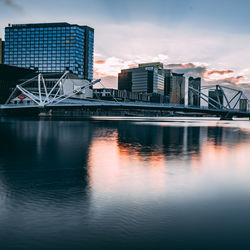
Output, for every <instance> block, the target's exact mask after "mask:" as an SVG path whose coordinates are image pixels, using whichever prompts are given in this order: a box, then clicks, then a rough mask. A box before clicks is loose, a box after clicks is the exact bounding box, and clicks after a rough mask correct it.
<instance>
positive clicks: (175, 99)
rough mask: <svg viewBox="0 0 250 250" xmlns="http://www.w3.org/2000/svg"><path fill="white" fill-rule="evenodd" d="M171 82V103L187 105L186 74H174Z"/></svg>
mask: <svg viewBox="0 0 250 250" xmlns="http://www.w3.org/2000/svg"><path fill="white" fill-rule="evenodd" d="M171 78H172V79H171V80H170V91H169V101H170V103H172V104H184V103H185V77H184V74H177V73H172V76H171Z"/></svg>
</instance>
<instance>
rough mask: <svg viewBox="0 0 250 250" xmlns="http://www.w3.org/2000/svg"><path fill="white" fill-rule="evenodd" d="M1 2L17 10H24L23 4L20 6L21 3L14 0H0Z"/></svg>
mask: <svg viewBox="0 0 250 250" xmlns="http://www.w3.org/2000/svg"><path fill="white" fill-rule="evenodd" d="M0 2H2V3H3V4H5V5H6V6H8V7H10V8H12V9H15V10H19V11H21V10H23V8H22V6H20V5H19V4H17V3H16V2H15V1H14V0H0Z"/></svg>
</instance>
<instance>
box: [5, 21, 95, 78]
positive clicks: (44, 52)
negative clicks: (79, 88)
mask: <svg viewBox="0 0 250 250" xmlns="http://www.w3.org/2000/svg"><path fill="white" fill-rule="evenodd" d="M93 52H94V29H93V28H91V27H88V26H79V25H76V24H73V25H71V24H68V23H40V24H15V25H14V24H13V25H9V26H8V27H6V28H5V49H4V53H5V57H4V63H5V64H8V65H13V66H18V67H24V68H31V69H37V70H38V71H39V72H44V73H47V72H65V71H66V70H68V71H71V72H72V73H74V74H76V75H78V76H79V77H80V78H84V79H88V80H92V79H93Z"/></svg>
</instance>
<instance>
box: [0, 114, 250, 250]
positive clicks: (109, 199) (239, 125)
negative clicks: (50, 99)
mask: <svg viewBox="0 0 250 250" xmlns="http://www.w3.org/2000/svg"><path fill="white" fill-rule="evenodd" d="M0 249H1V250H2V249H3V250H4V249H170V250H172V249H250V121H232V122H222V121H218V120H216V119H213V120H212V119H210V120H209V119H190V118H189V119H174V118H172V119H170V118H168V119H167V118H159V119H156V118H154V119H145V118H144V119H139V118H138V119H135V118H134V119H122V118H120V119H118V118H113V119H112V118H109V119H107V118H106V119H104V118H103V119H102V118H96V119H93V120H81V121H79V120H78V121H72V120H71V121H70V120H28V119H13V118H12V119H10V118H0Z"/></svg>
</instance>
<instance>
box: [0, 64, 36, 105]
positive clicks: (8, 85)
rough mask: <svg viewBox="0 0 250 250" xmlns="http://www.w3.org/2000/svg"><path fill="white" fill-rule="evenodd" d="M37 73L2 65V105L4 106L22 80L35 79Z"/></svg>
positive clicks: (0, 82) (0, 97) (0, 78)
mask: <svg viewBox="0 0 250 250" xmlns="http://www.w3.org/2000/svg"><path fill="white" fill-rule="evenodd" d="M35 74H36V72H35V71H34V70H31V69H24V68H19V67H14V66H9V65H4V64H0V104H4V103H5V102H6V101H7V99H8V97H9V96H10V94H11V92H12V91H13V90H14V88H15V87H16V85H17V84H19V83H20V81H21V79H25V78H27V79H28V78H31V77H34V76H35Z"/></svg>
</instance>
